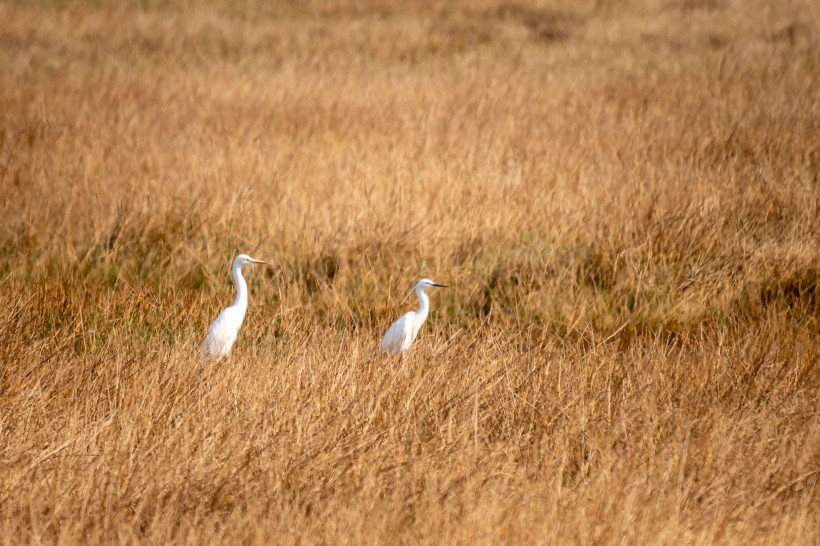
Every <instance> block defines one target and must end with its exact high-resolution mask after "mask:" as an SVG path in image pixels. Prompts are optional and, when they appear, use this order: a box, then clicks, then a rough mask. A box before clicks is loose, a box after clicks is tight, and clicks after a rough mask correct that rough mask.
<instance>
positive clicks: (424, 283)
mask: <svg viewBox="0 0 820 546" xmlns="http://www.w3.org/2000/svg"><path fill="white" fill-rule="evenodd" d="M427 288H449V287H448V286H447V285H446V284H439V283H437V282H433V281H431V280H430V279H421V280H420V281H419V282H418V283H417V284H416V286H414V287H413V288H412V289H411V290H410V292H408V293H407V295H406V296H404V299H403V300H401V303H404V302H406V301H407V298H409V297H410V294H412V293H413V292H418V291H422V292H424V291H425V290H426V289H427ZM401 303H400V304H399V305H401Z"/></svg>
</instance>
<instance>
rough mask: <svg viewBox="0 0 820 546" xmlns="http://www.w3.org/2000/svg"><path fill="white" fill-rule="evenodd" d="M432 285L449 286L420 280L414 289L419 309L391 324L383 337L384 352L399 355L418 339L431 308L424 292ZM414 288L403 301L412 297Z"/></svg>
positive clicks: (438, 286) (382, 347) (428, 280)
mask: <svg viewBox="0 0 820 546" xmlns="http://www.w3.org/2000/svg"><path fill="white" fill-rule="evenodd" d="M430 287H437V288H447V285H446V284H439V283H437V282H433V281H431V280H430V279H421V280H420V281H419V282H418V284H417V285H416V287H415V288H414V289H413V290H415V292H416V296H417V297H418V298H419V310H418V311H410V312H409V313H405V314H404V315H402V316H401V318H400V319H399V320H397V321H396V322H394V323H393V325H392V326H390V328H389V329H388V330H387V333H386V334H384V337H383V338H382V346H381V350H382V352H384V353H387V354H388V355H389V356H394V355H397V354H399V353H401V352H402V351H406V350H407V349H408V348H409V347H410V345H411V344H412V343H413V340H414V339H416V336H417V335H418V333H419V329H420V328H421V325H422V324H424V321H425V320H427V312H428V311H429V310H430V298H428V297H427V294H425V293H424V290H425V289H426V288H430ZM413 290H411V291H410V292H408V293H407V296H405V298H404V299H403V300H402V303H404V302H405V301H406V300H407V298H409V297H410V294H412V293H413Z"/></svg>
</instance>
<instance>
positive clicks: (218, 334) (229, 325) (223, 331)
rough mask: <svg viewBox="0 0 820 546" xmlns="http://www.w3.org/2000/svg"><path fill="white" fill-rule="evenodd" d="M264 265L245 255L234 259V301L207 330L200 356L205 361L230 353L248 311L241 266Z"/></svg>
mask: <svg viewBox="0 0 820 546" xmlns="http://www.w3.org/2000/svg"><path fill="white" fill-rule="evenodd" d="M264 263H265V262H263V261H261V260H254V259H253V258H251V257H250V256H248V255H247V254H240V255H239V256H237V257H236V258H235V259H234V261H233V267H232V268H231V273H232V274H233V283H234V285H236V299H235V300H234V302H233V305H231V306H230V307H228V308H226V309H225V310H223V311H222V312H221V313H219V316H218V317H216V320H215V321H214V322H213V324H211V327H210V328H209V329H208V335H207V336H205V342H204V343H203V344H202V356H203V357H204V359H205V360H218V359H220V358H224V357H226V356H228V353H230V352H231V347H232V346H233V342H234V341H236V335H237V334H238V333H239V328H240V326H242V321H243V320H245V312H246V311H247V310H248V284H247V283H246V282H245V278H244V277H243V276H242V266H243V265H246V264H264Z"/></svg>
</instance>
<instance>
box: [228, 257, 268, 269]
mask: <svg viewBox="0 0 820 546" xmlns="http://www.w3.org/2000/svg"><path fill="white" fill-rule="evenodd" d="M264 263H267V262H263V261H262V260H256V259H254V258H251V257H250V256H248V255H247V254H240V255H239V256H237V257H236V258H235V259H234V261H233V266H234V267H242V266H243V265H247V264H264Z"/></svg>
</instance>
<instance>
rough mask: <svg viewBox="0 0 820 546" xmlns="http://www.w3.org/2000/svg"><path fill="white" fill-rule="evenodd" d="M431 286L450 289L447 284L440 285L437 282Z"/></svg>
mask: <svg viewBox="0 0 820 546" xmlns="http://www.w3.org/2000/svg"><path fill="white" fill-rule="evenodd" d="M430 286H435V287H436V288H450V287H449V286H447V285H446V284H439V283H437V282H431V283H430Z"/></svg>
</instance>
